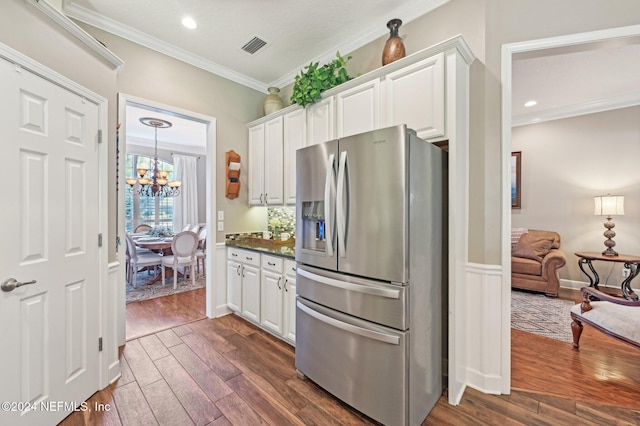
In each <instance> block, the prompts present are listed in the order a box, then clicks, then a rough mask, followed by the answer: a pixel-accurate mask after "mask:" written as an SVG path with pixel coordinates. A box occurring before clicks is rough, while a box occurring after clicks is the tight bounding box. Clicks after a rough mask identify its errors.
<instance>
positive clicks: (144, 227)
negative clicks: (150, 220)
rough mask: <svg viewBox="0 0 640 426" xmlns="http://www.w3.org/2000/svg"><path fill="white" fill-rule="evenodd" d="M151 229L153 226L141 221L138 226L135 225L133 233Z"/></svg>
mask: <svg viewBox="0 0 640 426" xmlns="http://www.w3.org/2000/svg"><path fill="white" fill-rule="evenodd" d="M151 229H153V227H152V226H151V225H147V224H146V223H142V224H140V225H138V226H136V229H134V230H133V233H134V234H138V233H141V232H147V231H150V230H151Z"/></svg>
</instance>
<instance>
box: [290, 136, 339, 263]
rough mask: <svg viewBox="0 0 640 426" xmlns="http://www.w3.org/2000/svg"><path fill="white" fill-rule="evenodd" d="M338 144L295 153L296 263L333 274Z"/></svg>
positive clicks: (315, 146) (328, 144)
mask: <svg viewBox="0 0 640 426" xmlns="http://www.w3.org/2000/svg"><path fill="white" fill-rule="evenodd" d="M337 169H338V141H337V140H334V141H329V142H325V143H321V144H318V145H312V146H309V147H306V148H301V149H299V150H297V151H296V260H297V261H298V262H302V263H306V264H308V265H313V266H317V267H320V268H325V269H331V270H334V271H335V270H336V268H337V264H338V262H337V247H336V227H335V218H336V215H335V208H336V205H335V193H336V174H337Z"/></svg>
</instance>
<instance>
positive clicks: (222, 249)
mask: <svg viewBox="0 0 640 426" xmlns="http://www.w3.org/2000/svg"><path fill="white" fill-rule="evenodd" d="M215 271H216V273H215V283H214V285H213V288H214V289H215V292H216V297H215V301H216V306H215V311H214V315H213V316H214V317H216V318H217V317H221V316H223V315H227V314H228V313H231V310H229V308H227V246H226V245H225V243H217V244H216V268H215Z"/></svg>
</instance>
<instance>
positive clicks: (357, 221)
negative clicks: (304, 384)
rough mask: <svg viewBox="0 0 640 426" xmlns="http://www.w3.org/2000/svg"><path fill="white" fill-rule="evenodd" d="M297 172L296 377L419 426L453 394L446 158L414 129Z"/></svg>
mask: <svg viewBox="0 0 640 426" xmlns="http://www.w3.org/2000/svg"><path fill="white" fill-rule="evenodd" d="M296 161H297V175H296V178H297V181H296V185H297V193H296V197H297V198H296V216H297V217H296V261H297V263H298V266H297V274H296V285H297V287H296V288H297V290H296V291H297V293H298V296H297V300H296V368H297V370H298V371H299V373H300V374H301V375H304V376H306V377H308V378H309V379H311V380H313V381H314V382H316V383H317V384H318V385H320V386H321V387H323V388H324V389H326V390H327V391H328V392H330V393H332V394H333V395H335V396H336V397H338V398H339V399H341V400H342V401H344V402H346V403H347V404H349V405H351V406H353V407H354V408H356V409H358V410H359V411H361V412H362V413H364V414H366V415H368V416H369V417H371V418H373V419H375V420H377V421H379V422H381V423H383V424H385V425H407V424H411V425H413V424H416V425H418V424H420V423H421V422H422V421H423V420H424V418H425V417H426V415H427V414H428V412H429V411H430V410H431V408H432V407H433V406H434V405H435V403H436V402H437V400H438V398H439V396H440V394H441V393H442V390H443V387H442V339H443V334H442V333H443V321H442V315H443V311H442V305H443V297H444V294H445V293H444V292H445V291H446V290H445V289H446V283H445V281H446V277H445V273H446V264H445V262H446V258H447V256H446V243H445V241H446V237H447V230H446V219H445V218H446V216H445V212H446V207H445V206H446V197H445V195H446V173H447V167H446V165H447V156H446V152H444V151H443V150H442V149H440V148H439V147H437V146H434V145H432V144H430V143H428V142H425V141H423V140H421V139H420V138H418V137H417V136H416V134H415V132H413V131H412V130H409V129H407V128H406V126H404V125H402V126H394V127H389V128H385V129H380V130H375V131H371V132H367V133H363V134H359V135H354V136H349V137H346V138H342V139H339V140H333V141H329V142H326V143H323V144H319V145H313V146H310V147H306V148H302V149H299V150H298V151H297V157H296Z"/></svg>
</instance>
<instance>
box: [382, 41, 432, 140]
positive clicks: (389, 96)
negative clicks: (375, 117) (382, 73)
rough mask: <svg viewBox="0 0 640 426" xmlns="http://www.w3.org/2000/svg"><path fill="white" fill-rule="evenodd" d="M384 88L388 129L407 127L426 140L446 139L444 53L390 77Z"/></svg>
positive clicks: (387, 77) (386, 79)
mask: <svg viewBox="0 0 640 426" xmlns="http://www.w3.org/2000/svg"><path fill="white" fill-rule="evenodd" d="M384 86H385V92H386V93H385V94H386V100H385V104H386V123H385V124H386V125H387V126H393V125H396V124H407V126H408V127H409V128H410V129H413V130H415V131H416V132H417V134H418V137H420V138H423V139H430V138H439V137H443V136H445V124H444V123H445V122H444V111H445V109H444V106H445V105H444V54H443V53H440V54H438V55H435V56H432V57H430V58H427V59H424V60H422V61H420V62H417V63H415V64H413V65H409V66H407V67H405V68H401V69H400V70H398V71H395V72H392V73H390V74H388V75H387V76H386V77H385V80H384Z"/></svg>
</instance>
